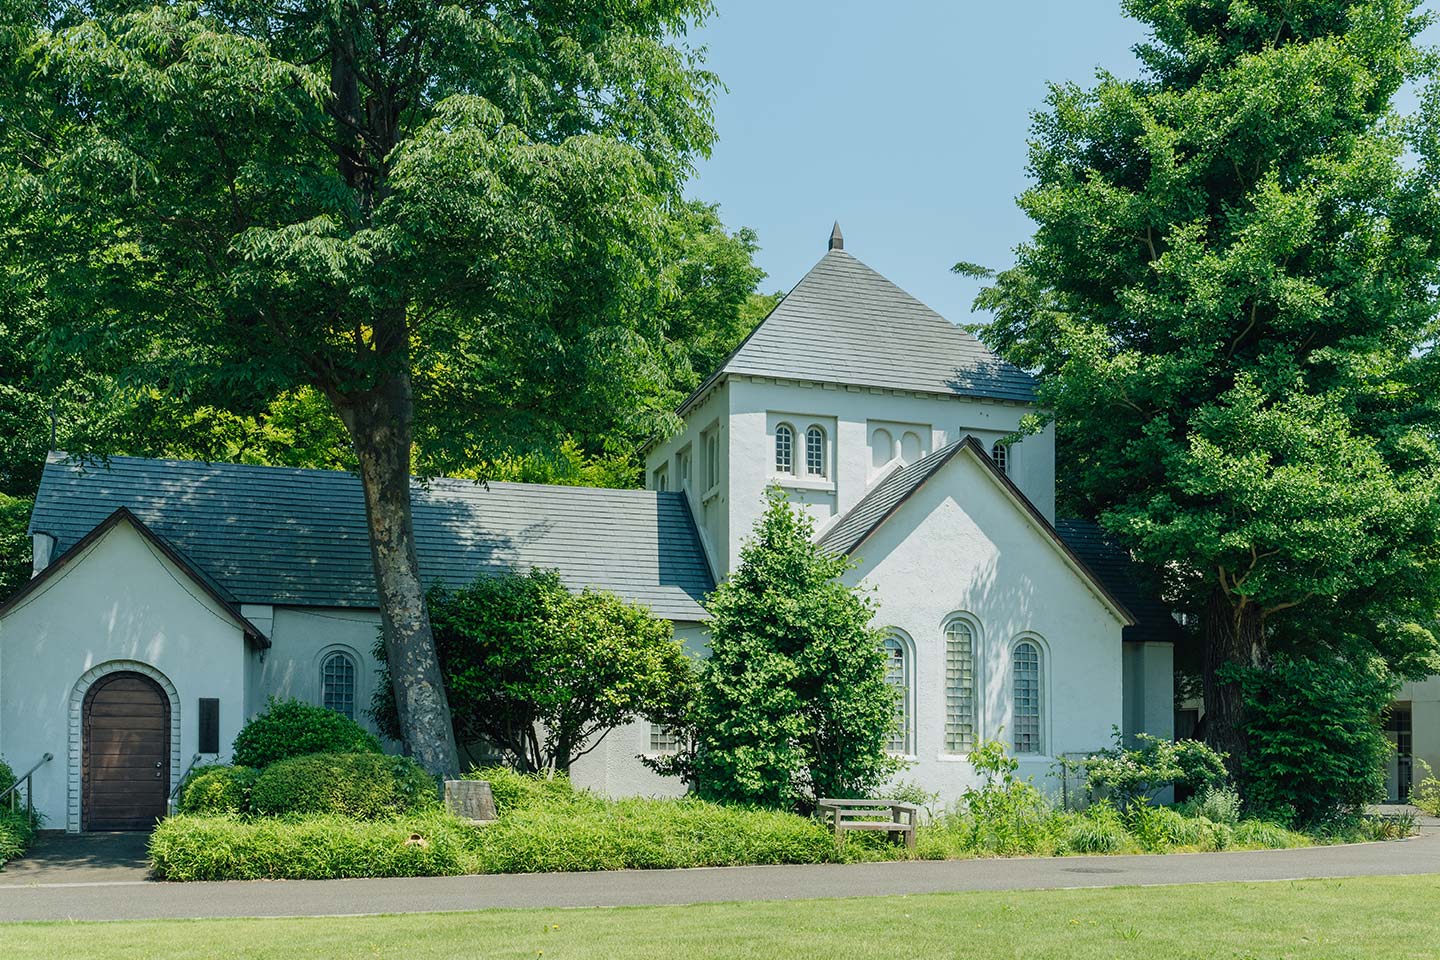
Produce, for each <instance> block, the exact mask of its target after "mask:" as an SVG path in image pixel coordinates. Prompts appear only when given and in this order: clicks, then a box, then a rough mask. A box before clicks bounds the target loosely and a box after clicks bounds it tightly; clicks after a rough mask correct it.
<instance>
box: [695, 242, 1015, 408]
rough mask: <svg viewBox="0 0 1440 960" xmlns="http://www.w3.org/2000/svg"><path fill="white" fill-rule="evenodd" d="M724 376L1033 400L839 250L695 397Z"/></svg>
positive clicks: (975, 345) (992, 360)
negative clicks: (729, 374)
mask: <svg viewBox="0 0 1440 960" xmlns="http://www.w3.org/2000/svg"><path fill="white" fill-rule="evenodd" d="M727 373H739V374H750V375H753V376H766V377H782V378H786V379H792V380H810V381H816V382H820V383H836V384H846V385H854V386H868V387H887V388H891V389H896V390H913V391H920V392H926V393H952V394H956V395H958V396H970V397H987V398H990V399H995V400H1017V401H1021V402H1027V403H1028V402H1033V401H1034V399H1035V383H1034V380H1032V379H1031V377H1030V375H1029V374H1027V373H1025V372H1024V371H1023V370H1021V369H1020V368H1019V367H1016V366H1014V365H1012V364H1009V363H1006V362H1005V361H1003V360H1001V359H1000V358H999V357H997V356H996V355H995V354H994V353H992V352H991V351H990V350H989V348H987V347H986V346H985V345H984V344H983V343H981V342H980V341H979V340H977V339H975V337H974V336H972V335H971V334H969V333H967V332H966V331H964V330H962V329H961V328H960V327H957V326H956V325H955V324H953V323H951V322H950V321H949V320H946V319H945V318H944V317H942V316H940V314H938V313H936V312H935V311H934V310H931V309H930V308H929V307H927V306H925V304H923V303H921V302H920V301H919V300H916V299H915V298H914V297H912V296H911V295H910V294H908V293H906V292H905V291H904V290H901V289H900V288H899V287H897V286H895V284H893V283H891V282H890V281H889V280H887V279H885V278H884V277H882V276H881V275H880V274H878V273H876V272H875V271H874V270H872V269H870V268H869V267H868V266H866V265H865V264H863V263H861V262H860V261H859V260H857V259H855V257H853V256H851V255H850V254H848V253H846V252H845V251H844V250H841V249H833V250H830V251H829V252H828V253H826V254H825V256H824V257H822V258H821V259H820V262H819V263H817V264H816V265H815V266H814V267H813V268H812V269H811V270H810V272H809V273H807V274H806V275H805V277H804V278H803V279H802V280H801V281H800V282H799V283H798V284H796V286H795V289H793V290H791V291H790V293H789V294H788V295H787V296H786V297H785V299H783V300H781V301H780V304H779V305H778V306H777V307H776V308H775V309H774V310H773V311H772V312H771V313H770V315H769V316H768V317H766V318H765V320H763V321H762V322H761V323H760V325H759V326H758V327H756V328H755V330H754V331H753V332H752V333H751V334H750V336H749V337H747V338H746V339H745V341H744V342H743V343H741V344H740V346H739V347H738V348H737V349H736V350H735V352H734V353H733V354H731V356H730V358H729V359H728V360H726V361H725V364H724V365H723V366H722V367H721V368H720V370H718V371H716V372H715V373H714V374H713V375H711V377H710V378H709V379H707V380H706V381H705V383H704V384H702V385H701V387H700V389H699V390H697V391H696V393H695V394H694V395H693V396H698V395H699V394H700V393H702V392H704V390H705V389H706V388H708V387H709V386H710V385H711V384H712V383H714V382H715V381H716V380H717V379H719V378H720V377H722V376H724V375H725V374H727ZM693 396H692V399H693ZM689 402H690V401H688V400H687V401H686V404H687V405H688V403H689ZM683 406H684V405H682V409H683Z"/></svg>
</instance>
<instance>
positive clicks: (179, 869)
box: [150, 812, 476, 880]
mask: <svg viewBox="0 0 1440 960" xmlns="http://www.w3.org/2000/svg"><path fill="white" fill-rule="evenodd" d="M468 833H469V831H468V830H467V828H466V827H465V826H464V825H463V824H461V823H460V821H458V820H456V819H454V818H453V817H449V816H446V815H444V814H440V813H438V812H432V813H429V814H424V815H420V816H415V817H402V818H397V819H393V820H378V821H362V820H351V819H347V818H345V817H333V816H319V817H306V818H304V819H259V818H257V819H250V820H242V819H239V818H235V817H192V816H184V815H181V816H175V817H170V818H169V819H167V820H164V821H162V822H161V823H160V825H159V826H157V827H156V828H155V832H154V833H153V834H151V836H150V859H151V861H152V863H153V864H154V871H155V876H157V877H159V878H160V879H163V880H328V879H340V878H352V877H441V876H453V875H455V874H461V873H474V872H476V869H475V857H474V855H473V853H472V852H471V850H470V847H469V836H468Z"/></svg>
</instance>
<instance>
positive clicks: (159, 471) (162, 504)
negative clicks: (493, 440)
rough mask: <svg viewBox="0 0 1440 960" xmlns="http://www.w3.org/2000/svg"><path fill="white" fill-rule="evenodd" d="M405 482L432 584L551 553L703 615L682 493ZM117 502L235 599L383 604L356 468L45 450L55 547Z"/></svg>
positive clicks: (44, 520) (676, 612) (45, 525)
mask: <svg viewBox="0 0 1440 960" xmlns="http://www.w3.org/2000/svg"><path fill="white" fill-rule="evenodd" d="M412 495H413V502H414V513H415V539H416V549H417V552H418V554H419V559H420V573H421V576H422V577H424V579H425V581H426V582H427V583H431V582H435V581H440V582H443V583H446V584H449V585H461V584H464V583H468V582H470V581H471V580H473V579H474V578H475V577H476V576H479V575H481V574H496V573H502V572H505V571H508V570H512V569H519V570H525V569H529V568H533V567H553V568H556V569H558V570H559V571H560V576H561V577H562V578H563V579H564V581H565V582H566V584H567V585H569V586H570V587H572V588H574V589H579V588H582V587H586V586H590V587H595V588H597V589H603V590H610V591H613V592H614V593H616V594H618V595H620V596H622V597H624V598H626V599H627V600H631V601H634V602H637V603H643V604H645V605H647V606H648V607H649V608H650V609H651V610H653V611H654V612H655V614H656V615H657V616H661V617H666V618H669V619H674V620H703V619H705V618H706V615H705V612H704V610H703V609H702V608H701V606H700V603H701V601H702V599H703V598H704V596H705V594H706V593H707V592H708V591H709V590H711V589H712V588H713V586H714V580H713V578H712V576H711V573H710V569H709V565H708V563H707V562H706V560H705V555H704V551H703V549H702V547H701V545H700V541H699V536H698V534H697V533H696V530H695V526H694V523H693V522H692V521H691V518H690V511H689V509H688V508H687V506H686V504H685V500H684V496H683V495H682V494H679V493H656V492H652V491H646V490H606V489H597V488H594V487H561V486H550V485H546V484H525V483H492V484H490V485H489V487H488V488H486V487H484V486H480V485H478V484H475V483H472V482H470V481H467V480H449V479H439V480H433V481H430V482H429V483H425V484H422V483H420V482H419V481H416V482H415V483H414V486H413V488H412ZM119 507H126V508H128V509H129V510H130V511H131V512H132V513H133V514H134V515H135V516H136V517H137V518H139V519H140V521H141V522H143V523H144V524H146V525H147V526H149V527H150V529H151V530H153V531H154V532H155V533H156V535H158V536H159V537H161V538H163V539H164V541H165V542H166V543H168V544H169V545H170V546H171V547H173V548H174V549H175V550H176V551H178V552H180V553H181V554H183V556H184V557H185V558H186V559H187V560H188V561H189V563H190V564H191V565H193V566H194V567H195V568H196V569H197V570H198V571H199V572H200V573H201V574H202V575H203V576H204V577H205V578H206V579H207V580H208V581H209V582H211V583H212V584H214V585H215V586H216V587H217V588H218V589H219V590H220V591H222V592H223V594H224V595H226V596H229V597H233V598H234V600H235V601H236V602H238V603H265V604H277V605H291V606H326V607H369V608H373V607H375V606H376V598H375V588H374V573H373V571H372V569H371V565H370V548H369V541H368V539H367V536H366V530H365V505H364V500H363V499H362V495H361V491H360V481H359V478H358V477H356V476H355V475H354V474H350V473H345V472H339V471H331V470H298V469H292V468H286V467H261V466H250V465H244V464H220V463H213V464H207V463H197V462H192V461H182V460H145V459H138V458H132V457H113V458H111V459H110V461H109V462H108V465H107V464H104V463H95V464H89V465H85V466H82V465H80V464H75V463H66V462H65V461H64V455H63V454H53V453H52V454H51V455H50V458H49V460H48V461H47V462H46V465H45V470H44V473H43V474H42V476H41V480H40V489H39V492H38V493H37V495H36V499H35V509H34V512H33V513H32V514H31V519H30V529H31V532H32V533H48V534H50V535H52V536H54V537H56V538H57V541H58V542H57V543H56V552H57V556H58V554H59V553H60V552H63V551H65V550H68V549H69V548H71V547H72V546H74V545H75V543H77V542H78V541H79V540H80V539H81V538H82V537H83V536H85V534H86V533H88V532H89V531H90V530H92V529H93V528H94V527H96V526H97V525H99V524H100V523H102V522H104V521H105V519H106V518H107V517H109V516H110V515H111V514H112V513H113V512H114V511H115V510H116V509H117V508H119Z"/></svg>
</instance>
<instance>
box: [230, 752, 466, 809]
mask: <svg viewBox="0 0 1440 960" xmlns="http://www.w3.org/2000/svg"><path fill="white" fill-rule="evenodd" d="M438 803H439V788H438V787H437V786H436V783H435V780H434V779H433V778H432V777H431V776H430V775H429V774H428V773H426V772H425V771H424V770H423V769H421V768H420V765H419V764H417V763H416V762H415V761H414V760H411V759H410V758H409V757H396V756H390V755H387V754H383V753H311V754H306V755H304V756H300V757H291V758H290V759H288V760H281V761H279V762H278V763H272V764H271V765H270V766H268V767H266V768H265V769H264V770H262V771H261V772H260V775H259V777H257V778H256V780H255V785H254V788H253V789H252V790H251V791H250V807H251V809H252V810H253V811H254V812H255V813H257V814H261V815H266V816H280V815H283V814H333V815H336V816H342V817H351V818H354V819H357V820H382V819H385V818H387V817H394V816H397V815H400V814H407V813H416V812H419V811H422V810H426V809H429V808H433V807H435V806H437V805H438Z"/></svg>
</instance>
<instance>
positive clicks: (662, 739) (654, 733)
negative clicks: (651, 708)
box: [650, 723, 680, 753]
mask: <svg viewBox="0 0 1440 960" xmlns="http://www.w3.org/2000/svg"><path fill="white" fill-rule="evenodd" d="M679 749H680V734H679V733H678V732H677V731H676V730H675V728H674V727H667V726H665V725H664V724H660V723H652V724H650V752H651V753H675V752H677V751H678V750H679Z"/></svg>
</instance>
